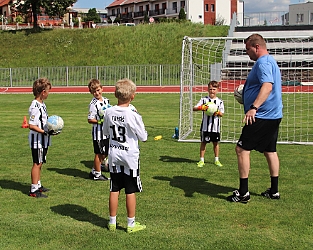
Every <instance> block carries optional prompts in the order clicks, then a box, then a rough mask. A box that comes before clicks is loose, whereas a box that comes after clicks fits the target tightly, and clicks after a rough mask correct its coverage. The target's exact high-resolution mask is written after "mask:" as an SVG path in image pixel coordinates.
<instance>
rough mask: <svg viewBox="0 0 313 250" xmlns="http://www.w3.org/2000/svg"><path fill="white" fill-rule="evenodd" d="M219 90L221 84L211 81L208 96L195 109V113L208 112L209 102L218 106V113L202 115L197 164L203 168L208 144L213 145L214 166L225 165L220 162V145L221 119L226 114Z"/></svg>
mask: <svg viewBox="0 0 313 250" xmlns="http://www.w3.org/2000/svg"><path fill="white" fill-rule="evenodd" d="M218 89H219V83H218V82H217V81H210V82H209V84H208V96H205V97H202V98H201V99H200V101H199V102H198V103H197V105H196V106H194V107H193V111H206V110H207V109H208V106H207V105H205V104H206V103H208V102H213V103H215V104H216V106H217V111H216V112H215V113H214V114H213V115H211V116H208V115H207V114H206V113H205V112H203V114H202V122H201V127H200V135H201V142H200V161H199V162H198V163H197V166H198V167H200V168H201V167H203V166H204V165H205V164H204V154H205V149H206V144H207V143H210V142H212V143H213V152H214V156H215V159H214V164H215V165H216V166H218V167H222V166H223V165H222V164H221V162H220V161H219V144H218V142H219V141H220V139H221V119H220V117H222V116H223V114H224V103H223V101H222V99H220V98H218V97H217V93H218Z"/></svg>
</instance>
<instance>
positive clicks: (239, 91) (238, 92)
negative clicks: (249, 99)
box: [234, 84, 244, 104]
mask: <svg viewBox="0 0 313 250" xmlns="http://www.w3.org/2000/svg"><path fill="white" fill-rule="evenodd" d="M243 87H244V85H243V84H240V85H239V86H237V87H236V88H235V90H234V97H235V99H236V101H237V102H239V103H240V104H243V100H242V91H243Z"/></svg>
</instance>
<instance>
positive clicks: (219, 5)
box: [215, 0, 231, 25]
mask: <svg viewBox="0 0 313 250" xmlns="http://www.w3.org/2000/svg"><path fill="white" fill-rule="evenodd" d="M230 8H231V5H230V0H217V1H216V8H215V13H216V16H215V19H216V20H220V19H224V20H225V23H224V24H225V25H230V21H231V18H230V17H231V14H230V10H231V9H230Z"/></svg>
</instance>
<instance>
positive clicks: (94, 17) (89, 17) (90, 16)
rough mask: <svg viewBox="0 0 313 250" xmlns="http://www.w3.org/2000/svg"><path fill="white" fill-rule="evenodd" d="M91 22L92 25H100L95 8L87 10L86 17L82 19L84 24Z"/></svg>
mask: <svg viewBox="0 0 313 250" xmlns="http://www.w3.org/2000/svg"><path fill="white" fill-rule="evenodd" d="M88 21H93V22H94V23H100V22H101V19H100V16H99V14H98V13H97V9H96V8H92V9H89V10H88V13H87V14H86V17H85V18H84V22H88Z"/></svg>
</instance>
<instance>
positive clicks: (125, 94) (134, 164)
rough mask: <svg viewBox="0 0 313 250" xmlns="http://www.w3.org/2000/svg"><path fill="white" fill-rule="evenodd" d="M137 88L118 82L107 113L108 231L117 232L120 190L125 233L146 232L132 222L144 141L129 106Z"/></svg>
mask: <svg viewBox="0 0 313 250" xmlns="http://www.w3.org/2000/svg"><path fill="white" fill-rule="evenodd" d="M135 92H136V85H135V84H134V83H133V82H132V81H131V80H129V79H122V80H119V81H118V82H117V83H116V85H115V97H116V98H117V99H118V104H117V105H116V106H113V107H112V108H110V109H108V110H107V111H106V115H105V120H104V125H103V132H104V134H106V135H110V149H109V170H110V176H111V181H110V198H109V210H110V221H109V224H108V229H109V230H110V231H115V230H116V215H117V207H118V198H119V194H120V191H121V189H123V188H124V189H125V194H126V209H127V233H133V232H137V231H140V230H143V229H145V228H146V226H145V225H141V224H140V223H138V222H135V212H136V194H135V193H136V192H141V191H142V186H141V180H140V175H139V171H140V170H139V169H140V164H139V145H138V141H139V140H140V141H146V140H147V137H148V135H147V131H146V129H145V126H144V123H143V121H142V117H141V116H140V115H139V114H138V112H137V111H136V109H135V108H134V106H133V105H131V104H130V102H131V101H132V100H133V99H134V98H135Z"/></svg>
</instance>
